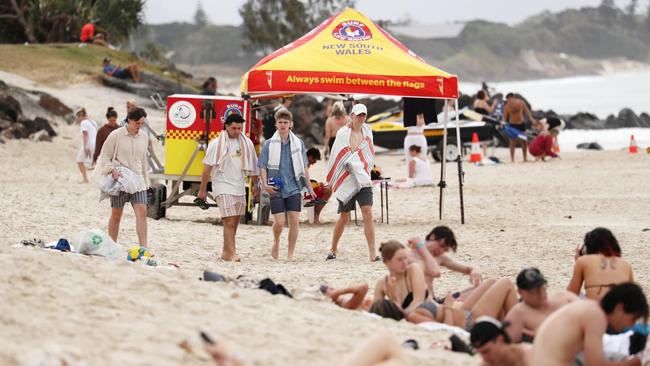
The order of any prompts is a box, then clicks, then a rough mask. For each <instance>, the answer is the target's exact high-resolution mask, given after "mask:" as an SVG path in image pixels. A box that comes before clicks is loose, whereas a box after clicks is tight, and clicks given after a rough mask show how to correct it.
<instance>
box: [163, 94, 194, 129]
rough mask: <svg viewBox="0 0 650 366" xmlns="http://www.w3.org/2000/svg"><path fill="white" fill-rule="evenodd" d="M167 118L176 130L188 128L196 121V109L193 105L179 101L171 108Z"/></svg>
mask: <svg viewBox="0 0 650 366" xmlns="http://www.w3.org/2000/svg"><path fill="white" fill-rule="evenodd" d="M167 117H168V118H169V121H170V122H171V123H172V124H173V125H174V126H175V127H176V128H188V127H190V126H191V125H192V124H193V123H194V121H195V120H196V109H194V106H193V105H192V103H190V102H188V101H185V100H179V101H178V102H176V103H174V104H172V106H171V107H170V108H169V113H168V114H167Z"/></svg>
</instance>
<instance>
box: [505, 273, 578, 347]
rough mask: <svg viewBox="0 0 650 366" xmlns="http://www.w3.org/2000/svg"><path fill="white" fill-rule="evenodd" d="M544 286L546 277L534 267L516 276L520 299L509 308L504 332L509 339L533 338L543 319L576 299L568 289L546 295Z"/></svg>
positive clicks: (518, 340) (517, 341) (516, 340)
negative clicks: (505, 331) (507, 324)
mask: <svg viewBox="0 0 650 366" xmlns="http://www.w3.org/2000/svg"><path fill="white" fill-rule="evenodd" d="M546 287H547V286H546V278H544V275H543V274H542V272H540V270H539V269H537V268H534V267H531V268H525V269H523V270H522V271H521V272H519V275H517V292H518V293H519V296H521V302H519V303H518V304H517V305H515V306H514V307H513V308H512V309H510V311H509V312H508V314H507V315H506V319H505V320H506V322H508V323H510V326H509V327H508V329H507V332H508V336H509V337H510V340H511V341H512V342H514V343H519V342H521V341H522V340H530V341H532V338H533V337H534V336H535V332H536V331H537V328H539V326H540V325H541V324H542V322H543V321H544V319H546V318H547V317H548V316H549V315H550V314H551V313H553V312H554V311H555V310H557V309H559V308H560V307H562V306H564V305H566V304H569V303H571V302H573V301H575V300H578V296H576V295H575V294H574V293H572V292H569V291H560V292H556V293H554V294H553V295H551V296H550V297H549V296H548V294H547V292H546Z"/></svg>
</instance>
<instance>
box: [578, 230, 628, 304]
mask: <svg viewBox="0 0 650 366" xmlns="http://www.w3.org/2000/svg"><path fill="white" fill-rule="evenodd" d="M633 280H634V276H633V274H632V266H631V265H630V264H629V263H628V262H627V261H626V260H625V259H622V258H621V247H620V246H619V245H618V240H616V237H614V234H612V232H611V231H609V230H608V229H606V228H604V227H598V228H595V229H593V230H591V231H590V232H588V233H587V234H586V235H585V239H584V243H583V245H582V247H580V246H578V248H576V254H575V265H574V267H573V276H572V277H571V281H570V282H569V285H568V286H567V290H569V291H571V292H573V293H574V294H576V295H579V294H580V289H581V288H582V284H583V283H584V285H585V292H586V294H585V296H586V297H588V298H590V299H594V300H599V299H601V298H602V297H603V296H605V294H606V293H607V291H609V289H610V288H612V287H614V286H615V285H617V284H619V283H623V282H631V281H633Z"/></svg>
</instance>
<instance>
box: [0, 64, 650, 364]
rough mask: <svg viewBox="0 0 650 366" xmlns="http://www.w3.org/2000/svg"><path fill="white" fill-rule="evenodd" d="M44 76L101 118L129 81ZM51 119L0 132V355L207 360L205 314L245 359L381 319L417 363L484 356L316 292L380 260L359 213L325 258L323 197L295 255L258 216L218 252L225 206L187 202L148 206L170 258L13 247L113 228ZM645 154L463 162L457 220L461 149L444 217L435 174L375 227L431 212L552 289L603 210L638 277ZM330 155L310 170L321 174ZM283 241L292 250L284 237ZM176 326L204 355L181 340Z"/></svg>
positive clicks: (469, 246)
mask: <svg viewBox="0 0 650 366" xmlns="http://www.w3.org/2000/svg"><path fill="white" fill-rule="evenodd" d="M0 79H4V80H5V81H7V82H8V83H12V81H13V82H14V83H16V84H20V80H18V81H17V80H15V79H18V78H15V79H14V80H7V74H5V73H3V74H2V75H0ZM23 82H24V80H23ZM42 89H47V88H42ZM46 91H48V92H51V93H52V94H54V95H56V96H58V97H60V98H61V99H62V100H63V101H64V102H66V103H70V104H71V105H75V106H81V105H85V106H86V107H87V108H88V109H89V112H90V114H91V116H94V117H95V118H96V119H97V120H99V121H103V118H100V116H102V115H103V114H104V112H105V109H106V106H108V105H114V106H116V107H117V109H118V112H120V115H122V113H123V104H124V101H125V100H126V99H127V98H130V97H131V96H130V95H128V94H124V93H119V92H113V91H111V92H108V91H107V90H106V89H104V88H101V87H98V86H95V85H86V86H76V87H73V88H71V89H66V90H49V89H47V90H46ZM150 112H152V113H151V114H153V117H152V118H150V120H151V121H152V123H153V124H154V128H161V127H162V121H163V118H162V117H163V114H162V112H153V111H151V110H150ZM58 131H59V132H60V137H57V138H55V140H54V142H53V143H32V142H29V141H8V142H7V143H6V144H0V171H2V172H3V174H2V176H1V177H0V187H2V193H3V195H4V197H3V201H4V204H3V208H2V210H0V294H1V296H2V297H1V298H2V300H1V301H0V345H2V347H0V364H12V363H16V364H23V363H25V362H28V361H29V360H30V359H34V358H38V357H40V356H39V355H40V354H42V351H41V350H42V349H48V350H52V352H54V353H58V354H61V353H62V352H63V351H65V350H67V351H69V352H71V353H73V354H75V355H77V356H78V357H79V358H80V359H82V360H84V361H86V362H87V363H88V364H92V365H152V364H157V365H162V364H170V365H172V364H174V365H177V364H201V365H209V364H210V362H209V361H208V359H207V357H206V356H205V354H204V353H203V352H202V350H201V349H200V346H201V341H200V339H199V337H198V330H199V329H205V330H207V331H208V332H210V333H212V334H214V335H218V336H225V337H228V338H230V339H232V340H233V342H234V343H235V344H236V345H237V346H238V348H239V349H240V350H241V352H242V353H244V354H245V355H246V357H247V359H248V360H249V361H251V362H252V364H254V365H333V364H336V362H337V361H338V360H340V359H341V357H342V355H343V354H345V353H346V352H348V351H350V350H351V349H352V348H353V347H354V346H355V345H356V344H358V343H360V341H361V340H362V339H364V338H365V337H367V336H368V335H371V334H373V333H376V332H379V331H383V330H388V331H390V332H392V333H393V334H395V335H396V336H397V337H398V338H399V339H401V340H405V339H408V338H415V339H417V340H418V341H419V342H420V345H421V346H423V348H424V349H423V350H420V351H417V352H413V351H406V353H407V355H408V357H409V358H411V359H412V360H413V362H412V364H414V365H415V364H423V365H424V364H435V365H473V364H478V358H474V359H472V358H470V357H468V356H464V355H459V354H454V353H452V352H448V351H442V350H431V349H429V347H428V345H429V344H430V343H431V342H432V341H435V340H440V339H444V338H445V337H447V336H448V334H446V333H443V332H428V331H425V330H421V329H420V328H419V327H417V326H415V325H412V324H408V323H405V322H400V323H397V322H394V321H392V320H383V319H372V318H369V317H367V316H365V315H364V314H362V313H360V312H355V311H347V310H343V309H340V308H337V307H336V306H334V305H333V304H331V303H329V302H328V301H326V300H324V299H323V298H322V297H320V296H318V295H317V290H316V288H317V286H318V285H319V284H320V283H323V282H329V283H330V284H333V285H335V286H342V285H346V284H353V283H358V282H366V283H369V284H370V285H371V287H372V286H374V283H375V282H376V280H377V279H379V278H380V277H381V276H383V275H384V273H385V269H384V267H383V265H382V264H381V263H374V264H370V263H367V250H366V245H365V241H364V239H363V229H362V226H354V224H353V223H352V224H351V225H350V226H348V228H347V229H346V232H345V234H344V236H343V239H342V242H341V247H340V251H339V254H338V257H339V258H338V259H337V260H336V261H333V262H325V261H324V258H325V255H326V254H327V251H328V248H329V243H330V238H331V231H332V227H333V224H332V222H333V221H334V220H335V219H336V213H335V212H336V211H335V209H336V208H335V205H331V204H330V205H328V206H327V207H326V209H325V211H324V212H323V220H324V221H326V222H329V223H328V224H325V225H323V226H311V225H306V224H304V225H301V231H300V236H299V242H298V249H297V253H296V257H297V260H296V261H295V262H291V263H289V262H287V261H286V260H284V259H280V260H278V261H273V260H271V257H270V255H269V254H270V247H271V242H272V234H271V228H270V227H266V226H263V227H258V226H240V229H239V234H238V237H237V240H238V241H237V244H238V251H239V254H240V255H241V257H242V258H243V262H242V263H239V264H233V263H224V262H221V261H219V260H218V259H217V258H218V254H219V251H220V245H221V242H222V237H221V233H222V231H221V230H222V228H221V226H219V225H215V222H217V217H218V210H217V209H210V210H209V211H207V212H204V211H201V210H200V209H198V208H190V207H172V208H171V209H169V210H168V217H167V218H166V219H162V220H159V221H153V220H149V222H148V224H149V237H150V240H149V241H150V243H151V246H152V247H153V250H154V252H155V253H156V255H157V258H158V260H159V262H161V263H162V264H166V263H168V262H176V263H178V264H180V265H181V269H178V270H171V269H168V268H164V267H157V268H151V267H146V266H143V265H133V264H131V263H128V262H126V261H124V262H117V263H116V262H110V261H107V260H104V259H103V258H97V257H85V256H80V255H74V254H65V253H58V252H53V251H46V250H41V249H32V248H23V247H19V248H16V247H14V246H15V245H16V244H18V243H19V242H20V240H21V239H26V238H33V237H37V238H43V239H46V241H54V240H56V239H58V238H60V237H65V238H69V239H74V237H75V236H76V233H78V232H79V231H81V230H84V229H90V228H95V227H96V228H100V229H103V230H106V225H107V219H108V214H109V204H108V202H106V201H105V202H103V203H102V204H99V203H98V202H97V197H98V191H97V189H96V188H95V187H94V186H93V185H82V184H79V183H78V182H79V181H80V175H79V173H78V171H77V168H76V166H75V163H74V157H75V154H76V151H77V149H78V146H79V141H78V127H77V126H66V125H60V127H59V129H58ZM498 155H499V157H501V158H505V157H506V151H505V150H498ZM401 159H402V154H401V153H399V154H398V153H384V154H380V155H378V157H377V163H378V165H380V166H381V167H383V168H384V170H385V175H387V176H392V177H400V176H403V175H404V172H403V170H404V168H403V161H402V160H401ZM649 162H650V155H648V154H645V153H643V154H638V155H635V156H633V155H628V154H627V153H625V152H620V151H619V152H579V153H567V154H564V155H563V160H562V161H560V162H553V163H547V164H542V163H536V164H533V163H529V164H519V163H518V164H505V165H500V166H494V167H476V166H472V165H469V164H467V165H466V166H465V168H466V187H465V206H466V220H467V224H465V225H463V226H461V225H460V224H459V204H458V190H457V177H456V176H455V165H452V164H450V165H449V166H448V167H449V172H450V176H449V178H448V184H449V189H447V191H446V196H445V197H446V208H445V214H444V220H443V221H438V220H437V203H438V199H437V191H434V189H433V188H417V189H412V190H399V191H398V190H394V191H391V192H390V207H391V212H390V214H391V223H390V225H386V224H379V223H378V224H377V225H376V230H377V242H378V243H379V242H381V241H383V240H387V239H406V238H407V237H409V236H412V235H418V236H422V235H424V234H425V233H427V232H428V231H429V230H430V229H431V228H432V227H433V226H435V225H438V224H447V225H450V226H451V227H452V228H453V229H454V231H455V232H456V233H457V236H458V239H459V252H458V253H457V254H454V257H455V258H456V259H458V260H461V261H465V262H470V263H471V264H473V265H475V266H477V267H479V268H481V269H482V270H483V272H484V274H485V276H486V277H493V276H508V277H510V278H514V276H515V275H516V273H517V272H518V271H519V270H520V269H521V268H523V267H524V266H531V265H535V266H538V267H539V268H540V269H541V270H542V271H543V272H544V274H545V275H546V276H547V278H548V280H549V284H550V286H551V288H552V289H561V288H564V287H565V286H566V285H567V283H568V281H569V278H570V275H571V271H572V263H573V250H574V248H575V246H576V245H577V244H578V243H580V242H581V241H582V238H583V236H584V234H585V232H586V231H588V230H590V229H592V228H594V227H596V226H599V225H602V226H606V227H609V228H610V229H612V230H613V231H614V233H615V234H616V236H617V237H618V239H619V241H620V243H621V245H622V248H623V251H624V256H625V257H626V258H627V259H628V260H629V261H630V262H631V263H632V265H633V267H634V270H635V278H636V279H637V281H638V282H639V283H640V284H641V285H643V286H644V287H646V289H647V283H648V279H649V275H650V270H649V269H648V266H647V264H646V263H647V260H648V254H647V253H648V251H647V246H648V244H650V239H649V238H650V232H643V231H642V230H643V229H644V228H648V227H650V221H649V220H648V212H650V189H649V187H650V186H649V185H648V163H649ZM323 165H324V164H322V163H321V164H320V166H317V167H316V170H315V171H314V172H313V175H315V176H316V177H319V178H322V176H323V170H324V166H323ZM438 167H439V165H436V166H435V167H434V171H435V172H436V174H437V172H438ZM437 180H438V179H437V178H436V181H437ZM375 197H376V201H375V202H376V209H375V214H376V215H377V216H378V215H379V208H378V206H379V197H378V195H376V196H375ZM303 215H304V214H303ZM569 216H570V218H569ZM286 235H287V232H286V231H285V232H284V237H285V238H286ZM119 239H120V240H119V241H120V244H121V245H122V247H124V248H126V247H129V246H131V245H132V244H133V243H135V242H136V236H135V230H134V216H133V213H132V211H131V210H130V208H129V207H127V209H126V210H125V215H124V218H123V221H122V227H121V232H120V238H119ZM281 254H282V255H283V256H285V255H286V242H284V243H283V245H282V251H281ZM205 269H209V270H213V271H217V272H220V273H223V274H226V275H231V276H235V275H239V274H244V275H247V276H249V277H252V278H263V277H265V276H269V277H271V278H273V279H274V280H275V281H276V282H280V283H283V284H285V286H287V287H288V288H289V289H290V290H291V291H293V292H294V293H295V294H296V295H298V298H299V299H298V300H292V299H288V298H285V297H281V296H275V297H274V296H271V295H268V294H267V293H266V292H263V291H259V290H248V289H240V288H236V287H234V286H233V285H229V284H215V283H204V282H202V281H199V280H198V278H199V277H200V276H201V274H202V271H203V270H205ZM467 284H468V282H467V279H466V278H465V277H464V276H460V275H457V274H453V273H449V272H444V273H443V277H442V278H441V279H440V280H438V281H436V283H435V288H436V291H437V294H439V295H444V294H445V293H446V292H447V291H451V290H456V289H460V288H463V287H465V286H466V285H467ZM185 339H187V340H188V341H189V343H190V344H191V345H192V346H193V347H194V349H195V350H196V353H197V354H198V356H196V355H187V354H186V352H185V351H183V350H182V349H181V348H179V347H178V346H177V344H178V343H179V342H180V341H182V340H185Z"/></svg>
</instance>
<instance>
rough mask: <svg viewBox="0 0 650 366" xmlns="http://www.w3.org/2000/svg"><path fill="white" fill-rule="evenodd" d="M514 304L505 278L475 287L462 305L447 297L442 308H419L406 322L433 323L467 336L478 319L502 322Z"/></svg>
mask: <svg viewBox="0 0 650 366" xmlns="http://www.w3.org/2000/svg"><path fill="white" fill-rule="evenodd" d="M516 303H517V295H516V292H515V287H514V285H513V284H512V282H511V281H510V280H509V279H507V278H502V279H496V278H492V279H488V280H485V281H483V283H481V284H480V285H479V286H478V287H476V288H475V289H474V290H473V291H472V292H471V293H470V294H469V295H468V296H467V297H466V298H465V299H464V300H463V301H457V300H456V299H454V297H453V295H447V296H446V297H445V301H444V303H443V304H442V305H437V304H436V303H433V304H434V305H435V307H432V308H426V309H423V308H418V309H415V311H413V314H410V316H409V318H408V320H409V321H411V322H413V323H422V322H430V321H435V322H438V323H444V324H449V325H452V326H455V327H460V328H463V329H465V330H467V331H468V332H469V331H470V330H471V329H472V326H473V325H474V322H473V320H472V319H478V318H479V317H481V316H486V315H487V316H491V317H493V318H496V319H499V320H502V319H503V317H504V316H505V314H507V313H508V311H510V309H512V307H513V306H515V304H516Z"/></svg>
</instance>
